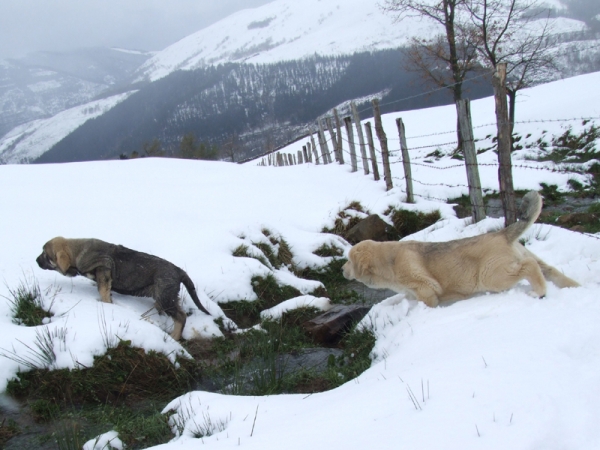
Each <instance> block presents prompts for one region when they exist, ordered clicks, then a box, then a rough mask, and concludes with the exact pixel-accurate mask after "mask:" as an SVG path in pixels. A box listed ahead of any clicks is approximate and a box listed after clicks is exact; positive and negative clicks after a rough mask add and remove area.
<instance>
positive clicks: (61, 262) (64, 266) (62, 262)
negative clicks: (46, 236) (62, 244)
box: [56, 250, 71, 274]
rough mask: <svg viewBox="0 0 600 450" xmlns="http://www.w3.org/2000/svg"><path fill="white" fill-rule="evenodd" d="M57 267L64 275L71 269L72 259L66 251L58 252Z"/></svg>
mask: <svg viewBox="0 0 600 450" xmlns="http://www.w3.org/2000/svg"><path fill="white" fill-rule="evenodd" d="M56 265H57V266H58V268H59V269H60V271H61V272H62V273H63V274H64V273H67V270H69V267H71V258H70V257H69V254H68V253H67V252H66V251H65V250H59V251H58V252H56Z"/></svg>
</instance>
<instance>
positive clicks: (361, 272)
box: [342, 241, 373, 283]
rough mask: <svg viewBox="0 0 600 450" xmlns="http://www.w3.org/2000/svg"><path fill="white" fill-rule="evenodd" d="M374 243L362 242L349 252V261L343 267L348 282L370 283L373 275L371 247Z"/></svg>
mask: <svg viewBox="0 0 600 450" xmlns="http://www.w3.org/2000/svg"><path fill="white" fill-rule="evenodd" d="M372 242H373V241H362V242H359V243H358V244H356V245H355V246H353V247H352V248H351V249H350V251H349V252H348V261H347V262H346V264H344V265H343V266H342V272H343V274H344V278H346V279H347V280H358V281H362V282H363V283H364V282H365V281H368V280H370V279H371V276H372V275H373V267H372V260H373V257H372V254H371V251H369V246H370V244H371V243H372Z"/></svg>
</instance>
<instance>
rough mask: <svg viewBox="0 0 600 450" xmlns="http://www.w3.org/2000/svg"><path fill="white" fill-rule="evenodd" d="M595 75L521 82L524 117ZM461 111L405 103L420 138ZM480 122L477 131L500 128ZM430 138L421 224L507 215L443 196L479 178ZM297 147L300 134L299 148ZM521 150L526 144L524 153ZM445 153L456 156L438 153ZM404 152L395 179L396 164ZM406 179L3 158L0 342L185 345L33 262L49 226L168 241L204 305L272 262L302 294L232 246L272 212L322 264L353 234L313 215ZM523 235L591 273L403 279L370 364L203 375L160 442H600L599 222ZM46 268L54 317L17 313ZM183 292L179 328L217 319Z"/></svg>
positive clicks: (477, 229)
mask: <svg viewBox="0 0 600 450" xmlns="http://www.w3.org/2000/svg"><path fill="white" fill-rule="evenodd" d="M599 82H600V74H592V75H587V76H582V77H577V78H574V79H571V80H565V81H562V82H557V83H553V84H551V85H546V86H541V87H538V88H535V89H532V90H530V91H528V92H527V93H525V95H523V96H521V99H522V100H521V102H520V104H519V107H518V110H517V114H518V118H519V120H540V119H567V118H575V117H582V116H585V117H592V116H593V117H598V116H600V106H599V105H600V93H599V90H598V89H596V87H597V86H598V84H599ZM453 114H454V112H453V108H448V107H446V108H444V107H442V108H434V109H430V110H423V111H414V112H408V113H403V114H402V117H403V119H404V122H405V124H406V128H407V134H408V136H409V137H410V136H418V135H423V134H431V133H437V132H445V131H447V130H451V129H452V126H453V124H454V123H455V118H454V115H453ZM472 115H473V121H474V123H475V125H476V126H477V125H484V124H487V123H491V122H493V116H494V109H493V102H492V101H491V100H490V99H483V100H481V101H477V102H473V104H472ZM396 117H398V114H391V115H389V116H387V117H386V118H385V120H384V126H385V127H386V131H387V134H388V137H393V136H395V135H396V131H395V130H396V129H395V123H394V120H395V119H396ZM568 124H572V125H573V126H574V127H581V121H580V120H578V121H570V122H545V123H541V122H536V123H529V124H519V125H518V127H519V128H518V130H519V132H521V133H522V134H523V135H526V134H527V133H532V136H531V138H530V139H537V137H538V136H540V135H542V132H543V131H544V130H545V131H546V133H545V134H552V133H554V134H559V133H562V130H563V128H561V127H564V126H566V125H568ZM476 130H477V133H480V135H481V137H482V138H484V137H485V136H486V135H487V134H489V133H492V132H493V129H490V128H486V127H480V128H477V129H476ZM452 140H454V136H453V135H452V134H447V135H434V136H428V137H424V138H420V139H417V138H413V139H410V140H409V146H421V145H434V144H441V143H444V142H449V141H452ZM417 142H418V143H417ZM479 145H481V146H485V145H486V144H485V142H483V141H482V142H481V143H480V144H479ZM447 147H448V148H449V147H450V146H447ZM440 148H441V151H442V152H443V153H444V152H446V147H445V146H440ZM434 149H435V147H434V148H428V149H422V150H414V151H413V152H412V153H411V154H412V155H413V157H414V158H413V160H414V161H415V162H420V163H422V164H424V165H423V166H421V165H415V166H414V168H413V174H414V176H415V179H417V180H420V181H421V182H426V183H428V184H427V185H425V184H418V183H415V190H416V192H417V194H419V196H418V197H417V203H416V205H410V206H407V205H402V206H407V207H410V208H415V209H420V210H431V209H434V208H435V209H437V208H442V216H443V219H444V220H442V221H440V222H438V223H437V224H435V225H434V226H432V227H431V228H430V229H427V230H425V231H422V232H420V233H418V235H417V236H412V238H417V239H427V240H448V239H454V238H457V237H463V236H470V235H474V234H479V233H482V232H485V231H487V230H490V229H494V228H498V227H500V226H502V219H486V220H485V221H483V222H480V223H479V224H476V225H469V221H468V220H463V219H456V218H455V217H454V216H453V212H452V209H451V207H449V206H447V205H443V204H441V203H440V202H439V201H437V200H435V199H437V198H442V199H443V198H451V197H455V196H456V195H460V194H464V193H466V192H467V190H466V187H464V185H466V175H465V170H464V166H462V165H461V163H460V161H456V160H452V159H449V158H448V157H442V158H440V159H439V160H435V159H434V158H432V157H428V156H426V154H427V153H430V152H431V151H432V150H434ZM297 150H298V144H296V145H294V146H291V147H290V148H289V151H290V152H296V151H297ZM526 152H531V150H523V151H522V152H519V154H518V155H516V158H517V159H518V158H523V157H524V156H525V153H526ZM425 160H431V161H433V162H431V163H427V162H425ZM494 160H495V156H494V154H493V153H492V152H486V153H483V154H482V155H480V161H484V162H488V163H490V164H492V163H493V162H494ZM515 162H516V163H518V164H523V165H527V166H528V167H529V168H528V169H526V168H523V169H516V170H515V171H514V179H515V187H516V188H521V189H523V188H526V189H530V188H532V189H536V188H539V183H540V182H547V183H553V184H557V185H559V187H560V188H562V189H566V188H567V181H568V180H569V178H571V177H573V176H574V175H572V174H569V173H557V172H552V171H549V170H534V169H532V168H531V167H537V168H540V167H546V166H547V164H542V163H533V162H530V161H525V160H522V161H518V160H517V161H515ZM426 166H427V167H426ZM449 166H455V167H453V168H450V169H444V170H441V169H435V168H434V167H449ZM392 170H393V174H394V175H395V176H397V177H401V172H400V165H397V164H396V165H394V166H393V168H392ZM496 170H497V169H496V167H494V166H484V167H483V168H482V170H481V174H482V175H481V177H482V184H483V186H484V187H485V188H490V189H497V175H496V174H497V172H496ZM395 183H396V185H400V187H395V188H394V189H393V190H391V191H389V192H386V191H385V185H384V183H383V181H379V182H374V181H373V180H372V178H371V176H365V175H363V174H362V172H361V171H359V172H357V173H350V171H349V167H348V166H339V165H335V164H333V165H328V166H323V165H319V166H316V165H312V164H307V165H301V166H292V167H281V168H275V167H259V166H257V165H256V162H253V163H249V164H245V165H233V164H227V163H218V162H198V161H182V160H169V159H141V160H128V161H105V162H93V163H75V164H62V165H7V166H0V192H2V196H0V211H2V220H1V221H0V248H2V252H0V279H1V280H2V283H0V296H1V297H0V323H1V326H2V329H3V333H2V335H1V336H0V352H3V353H5V354H7V353H10V352H14V353H16V354H18V355H20V356H21V357H23V358H33V357H34V355H33V354H32V353H31V351H30V350H28V348H27V347H30V348H33V349H35V339H36V337H37V336H39V335H40V333H45V332H47V333H49V335H50V336H52V337H53V341H54V352H55V353H56V361H55V362H54V363H53V364H52V368H61V367H77V366H78V364H79V363H81V364H85V365H89V364H90V363H91V362H92V361H93V356H94V355H98V354H102V353H103V352H104V351H105V350H106V347H107V345H110V344H111V342H113V343H114V342H115V339H116V336H118V337H119V338H121V339H130V340H131V341H132V344H133V345H134V346H140V347H144V348H146V349H148V350H150V349H153V350H157V351H161V352H164V353H166V354H170V355H171V356H173V355H175V354H176V353H178V352H184V350H183V349H182V347H181V346H180V345H179V344H178V343H177V342H174V341H173V340H172V339H171V338H170V337H169V336H168V335H167V334H166V333H165V332H167V333H168V332H169V331H170V327H171V325H172V324H171V322H170V321H169V320H168V319H164V318H162V317H158V316H157V315H156V314H153V312H150V313H147V314H144V313H146V312H147V311H148V310H149V309H150V308H151V306H152V302H151V300H149V299H135V298H131V297H127V296H121V295H117V294H115V295H114V299H115V303H114V304H113V305H106V304H102V303H100V302H99V301H98V298H99V296H98V293H97V290H96V288H95V286H94V285H93V284H92V282H90V281H89V280H86V279H84V278H74V279H68V278H65V277H62V276H60V275H58V274H57V273H55V272H48V271H42V270H41V269H39V268H38V267H37V265H36V263H35V258H36V257H37V256H38V254H39V253H40V252H41V248H42V245H43V244H44V242H46V241H47V240H48V239H50V238H52V237H54V236H57V235H62V236H65V237H95V238H99V239H103V240H106V241H109V242H114V243H119V244H123V245H125V246H128V247H130V248H134V249H137V250H141V251H145V252H148V253H152V254H156V255H158V256H161V257H163V258H165V259H168V260H170V261H172V262H173V263H175V264H177V265H179V266H181V267H182V268H184V269H185V270H186V271H187V272H188V273H189V275H190V276H191V278H192V279H193V281H194V282H195V284H196V286H197V288H198V290H199V293H200V298H201V300H202V302H203V304H204V305H206V307H207V308H208V309H209V310H210V311H211V313H212V314H213V315H214V316H221V315H222V311H221V310H220V308H219V306H218V305H217V303H215V301H214V300H218V301H220V302H221V301H227V300H238V299H248V300H252V299H254V293H253V291H252V289H251V285H250V279H251V277H252V276H253V275H257V274H265V273H267V272H273V273H274V274H275V276H276V277H277V278H278V279H279V280H280V281H281V282H285V283H287V284H294V285H296V286H297V287H299V288H300V290H301V291H302V292H303V293H307V292H310V291H311V290H312V289H313V288H314V284H313V283H308V282H305V281H302V280H299V279H297V278H295V277H294V276H293V275H292V274H290V273H289V272H288V271H285V270H279V271H272V269H270V268H267V267H266V266H263V265H262V264H260V263H259V262H258V261H256V260H255V259H249V258H234V257H233V256H232V251H233V250H234V249H235V248H236V247H237V246H239V245H240V244H242V243H245V244H246V245H248V244H249V243H251V242H252V241H254V242H257V241H258V240H259V239H264V236H263V234H262V233H261V230H262V229H264V228H267V229H269V230H270V231H271V232H272V233H275V234H280V235H281V236H283V237H285V239H286V240H287V241H288V242H289V243H290V245H291V248H292V251H293V253H294V261H295V262H296V263H297V264H298V265H301V266H302V265H316V264H323V263H325V262H327V260H326V259H324V258H320V257H317V256H315V255H314V254H312V251H314V250H315V249H317V248H318V247H319V246H321V245H322V244H323V243H327V242H329V243H336V244H337V245H339V246H343V247H344V248H347V245H346V244H345V243H344V242H343V241H341V240H340V239H339V238H337V237H335V236H332V235H326V234H322V233H320V230H321V228H322V227H323V225H331V224H332V222H333V219H334V217H335V215H336V213H337V212H338V210H339V209H340V208H343V207H344V206H346V205H347V204H348V203H349V202H350V201H354V200H357V201H360V202H361V203H362V204H363V205H364V206H365V207H366V208H368V209H369V210H370V211H372V212H375V213H381V212H382V211H383V210H385V209H386V208H387V207H388V206H389V205H396V206H398V205H401V204H402V201H403V200H404V199H405V196H404V194H403V188H402V183H401V182H399V180H395ZM452 186H454V187H452ZM427 196H429V197H430V199H429V200H427V199H425V198H424V197H427ZM526 240H527V246H528V248H530V249H531V250H532V251H533V252H534V253H536V254H537V255H538V256H540V257H541V258H542V259H544V260H546V261H547V262H548V263H550V264H553V265H554V266H556V267H557V268H559V269H560V270H562V271H564V272H565V273H566V274H567V275H568V276H570V277H572V278H574V279H576V280H577V281H579V282H580V283H581V284H582V287H579V288H573V289H563V290H560V289H558V288H556V287H555V286H553V285H550V286H549V289H548V295H547V297H546V298H545V299H542V300H534V299H532V298H531V297H529V296H528V295H527V291H528V290H529V286H528V285H527V283H523V284H520V285H518V286H516V287H515V288H513V289H511V290H510V291H508V292H504V293H501V294H490V295H482V296H478V297H475V298H472V299H469V300H465V301H461V302H457V303H454V304H450V305H446V306H444V307H439V308H436V309H429V308H427V307H425V306H423V305H422V304H415V303H414V302H412V301H409V300H406V299H403V298H402V297H401V296H394V297H391V298H389V299H387V300H384V301H383V302H381V303H380V304H378V305H376V306H375V307H374V308H373V309H372V310H371V313H370V314H369V315H368V316H367V317H366V318H365V319H364V321H363V325H364V326H368V327H372V328H373V330H374V332H375V333H376V335H377V343H376V346H375V349H374V351H373V358H374V361H373V365H372V367H371V368H370V369H369V370H367V371H366V372H365V373H363V374H362V375H361V376H360V377H359V378H358V379H357V380H355V381H352V382H349V383H347V384H345V385H343V386H341V387H339V388H337V389H334V390H332V391H329V392H324V393H321V394H314V395H310V396H306V395H281V396H271V397H236V396H226V395H219V394H214V393H207V392H191V393H189V394H186V395H184V396H183V397H180V398H178V399H174V400H173V402H172V403H171V404H170V405H167V406H166V408H165V411H167V410H170V409H174V410H176V411H177V414H175V415H174V416H173V419H172V420H173V425H174V430H177V431H178V434H177V436H176V438H175V439H174V440H173V441H172V442H171V443H169V444H165V445H163V446H159V447H157V448H164V449H191V448H197V446H198V445H199V442H198V440H197V439H195V438H193V437H192V436H193V434H194V432H196V431H198V430H199V429H201V428H203V427H207V426H212V427H213V428H214V429H213V432H214V434H213V435H212V436H210V437H205V438H203V439H202V441H203V444H204V445H206V446H207V447H211V448H229V447H237V446H242V447H245V448H256V449H261V450H264V449H276V448H281V446H282V445H285V447H286V448H289V449H295V448H298V449H300V448H302V449H306V448H349V449H364V448H383V449H388V448H389V449H392V448H394V449H398V448H406V449H414V448H444V449H461V450H462V449H469V448H486V449H498V450H500V449H502V450H504V449H536V448H539V449H582V448H585V449H592V448H600V430H599V429H598V426H597V418H598V417H600V402H599V401H598V400H599V399H600V328H599V327H598V323H599V322H600V302H599V301H598V280H599V279H600V262H599V261H598V255H599V254H600V239H599V236H589V235H583V234H579V233H575V232H570V231H566V230H563V229H560V228H556V227H552V226H548V225H535V226H534V227H532V229H531V230H530V231H529V232H528V233H527V235H526ZM34 280H36V281H37V282H38V283H39V285H40V287H41V288H42V289H43V290H44V291H45V290H48V294H47V295H46V301H47V305H48V306H49V307H50V308H51V310H52V312H53V313H54V317H53V318H52V319H51V320H50V321H49V323H47V324H46V325H44V326H42V327H36V328H27V327H24V326H20V325H17V324H14V323H13V322H12V319H11V312H10V304H9V302H8V300H7V299H6V297H10V294H9V289H15V288H16V287H17V286H18V285H19V283H21V282H24V281H29V282H30V283H32V282H34ZM319 301H320V302H322V300H319ZM323 303H326V302H323ZM184 306H185V308H186V309H189V310H190V311H191V312H192V316H191V317H189V319H188V324H187V326H186V328H185V331H184V338H186V339H189V338H191V337H193V336H196V335H202V336H210V335H219V334H220V332H219V330H218V328H217V327H216V325H215V324H214V323H213V322H212V319H211V318H209V317H207V316H205V315H203V314H202V313H201V312H200V311H198V310H197V309H196V308H195V306H194V305H193V304H192V302H191V301H189V298H188V299H186V300H185V304H184ZM44 330H47V331H44ZM0 361H1V363H0V390H2V389H4V387H5V386H6V382H7V380H9V379H10V378H11V377H13V376H14V375H15V374H16V372H17V370H19V368H21V369H23V368H24V367H19V365H18V364H17V363H16V362H14V361H13V360H11V359H9V358H2V357H0ZM409 392H411V393H412V396H413V399H412V400H411V398H410V396H411V395H410V394H409ZM107 431H109V430H107ZM112 436H113V435H110V437H112ZM114 442H116V441H114Z"/></svg>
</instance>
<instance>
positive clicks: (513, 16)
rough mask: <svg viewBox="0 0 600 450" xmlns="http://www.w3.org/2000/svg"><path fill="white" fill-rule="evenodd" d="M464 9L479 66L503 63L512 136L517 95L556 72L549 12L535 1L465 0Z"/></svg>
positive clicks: (492, 65)
mask: <svg viewBox="0 0 600 450" xmlns="http://www.w3.org/2000/svg"><path fill="white" fill-rule="evenodd" d="M465 7H466V9H467V11H468V12H469V16H470V18H471V22H472V24H473V26H474V27H475V29H476V30H477V34H478V39H477V42H479V49H478V50H479V54H480V56H481V58H482V61H483V64H484V65H486V66H488V67H491V68H494V69H496V68H497V67H498V64H500V63H506V66H507V69H506V70H507V72H506V91H507V95H508V99H509V107H508V109H509V122H510V134H511V135H512V132H513V128H514V122H515V105H516V96H517V92H518V91H520V90H521V89H524V88H527V87H531V86H533V85H535V84H539V83H542V82H544V81H546V80H547V79H548V78H549V74H550V73H551V72H552V71H555V70H558V68H557V65H556V59H555V54H554V52H553V41H552V39H551V34H552V27H551V20H550V11H549V10H548V9H544V8H542V7H541V6H540V4H539V3H538V2H537V0H467V1H466V2H465Z"/></svg>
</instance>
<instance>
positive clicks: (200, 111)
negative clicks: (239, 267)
mask: <svg viewBox="0 0 600 450" xmlns="http://www.w3.org/2000/svg"><path fill="white" fill-rule="evenodd" d="M403 58H404V56H403V54H402V52H401V51H399V50H386V51H379V52H374V53H357V54H354V55H351V56H338V57H319V56H313V57H311V58H305V59H301V60H295V61H287V62H280V63H273V64H236V63H227V64H220V65H217V66H207V67H204V68H199V69H196V70H191V71H177V72H174V73H172V74H170V75H168V76H166V77H164V78H162V79H160V80H158V81H155V82H153V83H151V84H149V85H147V86H145V87H142V88H140V90H139V91H138V92H137V93H135V94H133V95H131V96H130V97H129V98H127V99H126V100H124V101H123V102H122V103H120V104H118V105H117V106H115V107H114V108H113V109H111V110H110V111H108V112H107V113H105V114H103V115H102V116H100V117H97V118H95V119H91V120H89V121H87V122H86V123H85V124H84V125H82V126H81V127H79V128H78V129H77V130H75V131H74V132H73V133H71V134H70V135H68V136H66V137H65V138H64V139H63V140H62V141H60V142H58V143H57V144H56V145H55V146H54V147H53V148H52V149H50V150H49V151H48V152H46V153H44V154H43V155H42V156H41V157H40V158H39V159H38V160H37V162H66V161H87V160H94V159H108V158H115V157H118V156H120V155H129V154H131V153H132V152H134V151H137V152H138V153H139V152H141V151H142V148H143V147H144V145H145V144H147V143H149V142H150V141H154V140H158V141H159V142H160V143H161V146H162V149H163V151H165V152H166V154H167V155H177V154H178V152H179V144H180V142H181V140H182V137H183V136H184V135H186V134H190V133H192V134H193V135H194V136H196V137H197V138H198V139H199V140H200V141H203V142H207V143H210V144H212V145H217V146H220V147H224V146H225V145H227V143H228V142H231V143H232V145H233V143H234V142H235V144H236V146H237V148H235V149H230V151H229V154H228V156H229V157H230V158H232V159H234V160H236V161H238V160H239V159H241V158H247V157H252V156H257V155H260V154H262V153H264V151H265V150H272V149H274V148H276V147H278V146H281V145H283V144H286V143H288V142H290V141H293V140H295V139H297V138H299V137H301V136H304V135H306V134H307V133H308V132H309V125H310V124H312V123H314V120H315V118H316V117H319V116H321V115H323V114H325V113H327V112H328V111H329V110H331V109H332V108H334V107H336V106H338V105H341V104H342V103H344V102H346V101H347V100H349V99H358V98H362V101H358V103H359V104H361V103H369V102H370V99H371V98H373V97H379V98H381V99H383V100H382V103H383V105H382V110H383V111H384V112H387V111H392V110H406V109H411V108H415V107H416V108H419V107H425V106H433V105H441V104H446V103H448V101H451V96H450V94H449V93H448V92H446V91H437V92H435V93H432V94H430V95H428V96H425V95H418V94H419V92H420V90H421V87H420V83H419V79H418V75H417V74H415V73H410V72H406V71H402V70H401V68H402V65H403ZM478 81H480V80H478ZM465 86H466V89H467V88H468V92H469V95H471V97H472V98H479V97H482V96H484V95H489V94H490V92H491V87H490V85H489V82H481V83H466V85H465ZM414 94H417V95H414ZM407 97H411V98H407ZM367 106H368V105H367ZM368 112H370V106H368V107H367V113H368ZM348 113H349V111H348V110H347V106H346V108H340V114H342V115H343V114H348ZM224 144H225V145H224ZM223 156H224V155H223Z"/></svg>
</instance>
